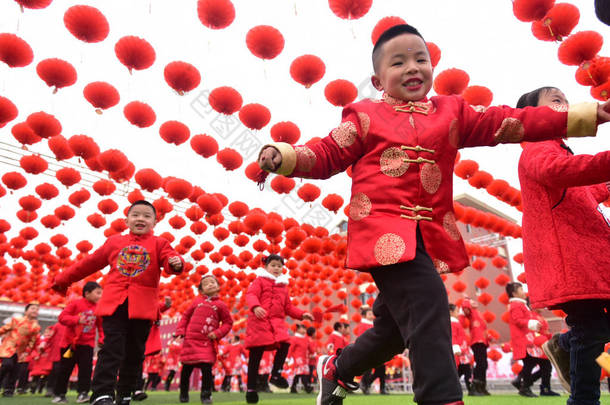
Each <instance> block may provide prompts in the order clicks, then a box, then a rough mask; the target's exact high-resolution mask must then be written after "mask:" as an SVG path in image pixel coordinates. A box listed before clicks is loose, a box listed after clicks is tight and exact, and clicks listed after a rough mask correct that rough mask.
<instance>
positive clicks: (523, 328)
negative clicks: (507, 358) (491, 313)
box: [508, 298, 539, 361]
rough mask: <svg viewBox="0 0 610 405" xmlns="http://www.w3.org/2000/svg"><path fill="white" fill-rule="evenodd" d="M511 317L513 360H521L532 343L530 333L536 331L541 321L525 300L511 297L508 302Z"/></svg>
mask: <svg viewBox="0 0 610 405" xmlns="http://www.w3.org/2000/svg"><path fill="white" fill-rule="evenodd" d="M508 311H509V314H510V319H509V322H508V324H509V325H510V344H511V346H512V348H513V360H514V361H517V360H521V359H523V358H525V356H526V355H527V348H528V346H530V345H532V344H533V342H531V341H530V339H529V337H528V334H530V333H531V332H532V331H536V329H537V326H536V323H539V322H538V321H537V320H536V319H535V318H534V316H533V315H532V312H531V311H530V309H529V308H528V306H527V303H526V302H525V300H523V299H520V298H511V299H510V300H509V303H508Z"/></svg>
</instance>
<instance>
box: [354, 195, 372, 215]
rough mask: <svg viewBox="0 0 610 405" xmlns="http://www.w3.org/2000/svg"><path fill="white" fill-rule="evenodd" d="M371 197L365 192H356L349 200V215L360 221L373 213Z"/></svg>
mask: <svg viewBox="0 0 610 405" xmlns="http://www.w3.org/2000/svg"><path fill="white" fill-rule="evenodd" d="M372 206H373V205H372V204H371V200H370V198H368V197H367V195H366V194H364V193H356V194H354V195H353V196H352V199H351V200H350V202H349V217H350V218H351V219H353V220H354V221H360V220H361V219H362V218H365V217H367V216H368V215H369V214H370V213H371V207H372Z"/></svg>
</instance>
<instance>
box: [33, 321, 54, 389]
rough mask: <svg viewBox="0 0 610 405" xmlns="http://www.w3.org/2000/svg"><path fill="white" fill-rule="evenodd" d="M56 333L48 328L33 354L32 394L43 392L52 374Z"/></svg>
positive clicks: (51, 328) (50, 327)
mask: <svg viewBox="0 0 610 405" xmlns="http://www.w3.org/2000/svg"><path fill="white" fill-rule="evenodd" d="M54 333H55V331H54V328H53V327H52V326H47V328H46V329H45V330H44V333H43V334H42V336H41V337H40V339H39V340H38V343H37V344H36V347H35V348H34V350H33V352H32V359H31V361H30V362H29V366H30V376H31V377H32V382H31V384H30V392H31V393H32V394H35V393H36V391H38V393H41V392H42V389H43V388H44V386H45V384H46V382H47V378H48V376H49V374H50V373H51V368H52V367H53V360H52V357H51V343H53V334H54Z"/></svg>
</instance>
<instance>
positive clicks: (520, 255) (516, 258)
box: [513, 253, 523, 264]
mask: <svg viewBox="0 0 610 405" xmlns="http://www.w3.org/2000/svg"><path fill="white" fill-rule="evenodd" d="M513 260H514V261H515V262H517V263H519V264H523V253H517V254H516V255H514V256H513Z"/></svg>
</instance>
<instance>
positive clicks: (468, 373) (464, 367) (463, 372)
mask: <svg viewBox="0 0 610 405" xmlns="http://www.w3.org/2000/svg"><path fill="white" fill-rule="evenodd" d="M457 371H458V378H462V376H464V382H465V383H466V388H468V389H470V379H471V378H472V367H471V366H470V364H460V365H459V366H458V368H457Z"/></svg>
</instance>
